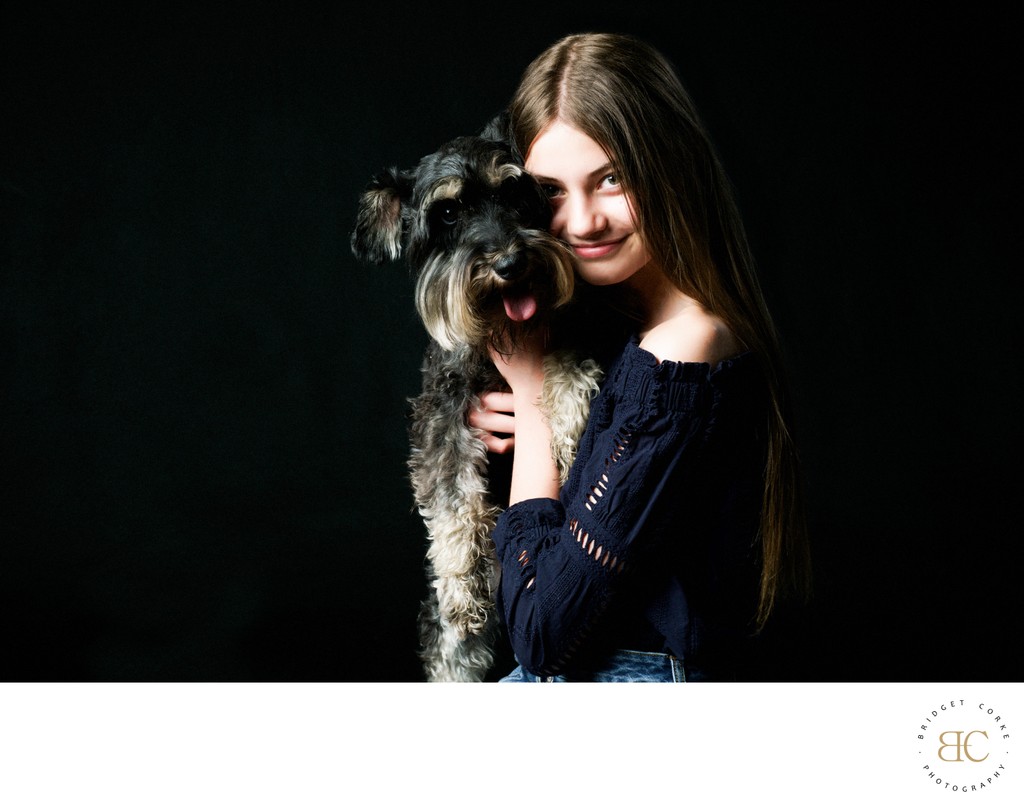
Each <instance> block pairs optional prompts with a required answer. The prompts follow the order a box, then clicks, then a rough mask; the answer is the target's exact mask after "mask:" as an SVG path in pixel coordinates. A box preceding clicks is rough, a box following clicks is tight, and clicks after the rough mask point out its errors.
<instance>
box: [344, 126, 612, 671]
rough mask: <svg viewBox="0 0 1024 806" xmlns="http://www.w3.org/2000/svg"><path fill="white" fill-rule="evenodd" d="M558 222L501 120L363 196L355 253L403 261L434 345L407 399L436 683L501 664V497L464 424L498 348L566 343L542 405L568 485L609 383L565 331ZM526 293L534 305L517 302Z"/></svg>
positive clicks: (379, 180) (424, 614) (425, 634)
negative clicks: (527, 336) (536, 334)
mask: <svg viewBox="0 0 1024 806" xmlns="http://www.w3.org/2000/svg"><path fill="white" fill-rule="evenodd" d="M550 216H551V209H550V203H549V200H548V198H547V196H546V195H545V194H544V191H543V190H542V189H541V187H540V186H539V185H538V183H537V182H536V180H534V179H533V177H531V176H530V175H529V174H528V173H526V172H525V170H524V169H523V164H522V160H521V158H520V157H519V156H518V155H517V154H516V153H515V151H514V150H513V149H512V148H511V146H510V145H509V141H508V138H507V137H506V135H505V119H504V117H503V116H502V115H499V116H497V117H496V118H495V119H494V120H492V121H491V123H490V124H488V126H487V127H486V128H485V129H484V130H483V131H482V132H481V133H480V135H478V136H467V137H460V138H457V139H454V140H452V141H450V142H448V143H446V144H445V145H443V146H442V147H441V148H440V149H439V150H438V151H436V152H434V153H432V154H429V155H427V156H425V157H423V159H422V160H421V161H420V162H419V164H418V165H417V167H416V168H414V169H411V170H397V169H392V170H389V171H384V172H382V173H381V174H378V175H377V176H376V177H374V179H373V180H372V181H371V182H370V184H369V185H368V186H367V187H366V189H365V190H364V192H363V194H362V196H361V198H360V202H359V210H358V214H357V218H356V227H355V230H354V232H353V233H352V251H353V253H354V254H355V255H356V257H358V258H359V259H360V260H364V261H369V262H373V263H378V264H379V263H383V262H385V261H394V260H397V259H399V257H401V256H404V257H405V259H406V260H407V262H408V263H409V265H410V267H411V268H412V270H413V271H414V272H415V276H416V289H415V297H416V308H417V312H418V313H419V315H420V318H421V320H422V322H423V325H424V327H425V328H426V330H427V333H428V334H429V336H430V341H429V344H428V347H427V350H426V354H425V356H424V361H423V388H422V392H421V394H420V395H419V396H418V397H416V398H415V399H414V400H412V401H411V403H412V411H411V420H412V421H411V427H410V438H411V443H412V445H411V454H410V458H409V462H408V466H409V470H410V474H411V480H412V487H413V492H414V497H415V501H416V505H417V507H418V510H419V513H420V515H421V516H422V517H423V520H424V522H425V524H426V527H427V533H428V548H427V570H428V576H429V580H428V581H429V582H430V586H429V596H428V598H427V600H426V601H424V602H423V605H422V608H421V611H420V614H419V631H420V641H421V646H420V658H421V660H422V661H423V664H424V670H425V673H426V677H427V679H428V680H429V681H479V680H483V679H484V678H485V676H486V674H487V673H488V671H489V670H490V668H491V666H492V664H493V663H494V656H495V641H496V638H497V636H498V634H499V633H498V615H497V612H496V601H495V597H496V591H497V583H498V579H499V573H500V569H499V566H498V563H497V560H496V557H495V551H494V543H493V541H492V539H491V532H492V530H493V529H494V525H495V522H496V519H497V517H498V515H499V514H500V512H501V506H500V504H499V501H500V496H496V495H495V494H494V492H493V490H491V489H490V488H489V484H488V465H489V460H488V454H487V451H486V449H485V447H484V444H483V442H482V441H481V440H480V439H479V438H478V437H479V432H477V431H475V430H474V429H472V428H471V427H470V426H469V425H468V424H467V420H466V416H467V412H468V411H469V410H470V407H472V406H475V405H477V403H478V395H479V394H480V393H481V392H483V391H486V390H493V389H501V388H506V389H507V386H504V383H503V380H502V378H501V376H500V375H499V374H498V372H497V371H496V369H495V367H494V364H493V361H492V360H491V358H490V355H489V352H488V351H489V348H490V347H492V346H493V347H495V348H497V349H498V350H510V349H512V348H513V347H514V346H515V344H516V342H517V340H518V339H519V338H521V337H522V336H523V334H524V332H525V331H526V330H527V329H528V328H537V327H543V328H545V331H546V333H547V334H548V338H549V339H550V340H551V341H550V343H551V345H552V347H557V349H553V351H552V354H551V355H549V356H548V358H547V360H546V363H545V385H544V393H543V396H542V401H541V405H542V408H543V410H544V412H545V415H546V417H547V418H548V422H549V423H550V425H551V429H552V434H553V439H552V453H553V455H554V458H555V461H556V464H557V466H558V468H559V472H560V473H561V476H562V479H563V481H564V479H565V477H566V475H567V473H568V470H569V466H570V465H571V464H572V460H573V458H574V456H575V452H576V444H577V441H578V439H579V436H580V434H581V433H582V430H583V427H584V425H585V423H586V420H587V416H588V414H589V409H590V401H591V398H592V397H593V395H594V394H595V393H596V391H597V388H598V384H599V382H600V378H601V369H600V366H599V365H598V363H597V362H596V361H594V360H592V359H589V358H587V359H581V358H579V357H578V356H577V354H576V353H575V352H574V351H573V350H572V349H570V348H568V347H565V346H564V343H567V342H568V340H569V339H568V338H567V337H571V336H572V334H573V331H574V330H575V328H574V327H573V326H572V325H568V324H566V321H567V320H568V319H569V318H570V317H569V315H568V312H570V311H572V310H574V308H575V306H574V305H572V304H570V303H572V302H573V299H574V288H575V287H576V284H575V274H574V266H575V263H574V257H573V255H572V253H571V251H570V250H569V249H568V247H567V246H566V245H565V244H563V243H562V242H561V241H559V240H558V239H557V238H555V237H553V236H552V235H551V234H550V233H549V232H548V230H547V227H548V225H549V223H550ZM530 298H532V299H533V301H534V302H535V305H532V304H528V305H527V306H526V307H525V308H524V307H523V306H522V305H521V304H519V307H517V302H516V300H518V301H520V303H521V301H522V300H524V299H530ZM506 300H511V302H510V303H509V304H508V306H507V305H506ZM531 311H533V313H532V314H531V315H527V316H525V321H513V316H514V318H515V319H516V320H522V319H523V318H524V312H525V313H527V314H529V313H530V312H531Z"/></svg>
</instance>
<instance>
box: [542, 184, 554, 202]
mask: <svg viewBox="0 0 1024 806" xmlns="http://www.w3.org/2000/svg"><path fill="white" fill-rule="evenodd" d="M540 189H541V190H542V191H543V192H544V195H545V196H547V197H548V198H549V199H553V198H555V196H557V195H558V193H559V190H558V188H557V187H556V186H555V185H541V186H540Z"/></svg>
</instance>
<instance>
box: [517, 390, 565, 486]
mask: <svg viewBox="0 0 1024 806" xmlns="http://www.w3.org/2000/svg"><path fill="white" fill-rule="evenodd" d="M515 412H516V414H515V429H516V434H515V454H514V456H513V460H512V486H511V491H510V495H509V504H510V505H511V504H515V503H518V502H519V501H525V500H527V499H530V498H556V499H557V498H558V493H559V491H560V485H559V480H558V468H557V467H556V465H555V460H554V459H553V458H552V455H551V428H550V426H549V425H548V423H547V420H546V419H545V418H544V414H543V413H542V411H541V408H540V392H539V389H533V388H531V389H530V390H529V391H523V392H516V393H515Z"/></svg>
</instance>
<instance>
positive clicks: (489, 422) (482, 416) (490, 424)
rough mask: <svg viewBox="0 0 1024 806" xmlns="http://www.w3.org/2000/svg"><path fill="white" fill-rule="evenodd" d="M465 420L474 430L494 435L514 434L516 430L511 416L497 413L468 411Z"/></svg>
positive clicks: (479, 410) (483, 410) (481, 410)
mask: <svg viewBox="0 0 1024 806" xmlns="http://www.w3.org/2000/svg"><path fill="white" fill-rule="evenodd" d="M466 420H467V421H468V422H469V424H470V425H471V426H473V427H474V428H479V429H480V430H482V431H491V432H493V433H496V434H514V433H515V430H516V418H515V417H513V416H512V415H511V414H502V413H501V412H498V411H489V410H487V409H470V411H469V414H468V415H467V416H466Z"/></svg>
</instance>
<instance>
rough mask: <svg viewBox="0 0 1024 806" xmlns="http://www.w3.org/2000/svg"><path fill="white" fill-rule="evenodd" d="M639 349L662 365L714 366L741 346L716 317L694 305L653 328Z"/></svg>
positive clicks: (641, 342)
mask: <svg viewBox="0 0 1024 806" xmlns="http://www.w3.org/2000/svg"><path fill="white" fill-rule="evenodd" d="M640 346H641V347H642V348H643V349H644V350H647V351H648V352H649V353H652V354H653V355H654V356H655V357H656V358H657V359H658V360H659V361H677V362H680V363H707V364H711V365H712V366H714V365H715V364H717V363H718V362H719V361H723V360H725V359H726V358H731V357H732V356H734V355H736V354H737V353H738V352H739V348H740V345H739V342H738V340H737V339H736V337H735V336H734V335H733V334H732V331H731V330H729V328H728V327H727V326H726V324H725V323H724V322H723V321H722V320H721V319H719V318H718V317H717V316H713V315H712V314H710V313H708V312H707V311H706V310H704V309H703V308H701V307H700V306H697V305H694V306H691V307H688V308H686V309H685V310H683V311H680V312H679V313H678V314H676V315H675V316H672V317H670V318H669V319H666V320H665V321H664V322H661V323H659V324H658V325H656V326H654V327H653V328H651V329H650V330H649V331H647V333H645V334H644V336H643V339H642V340H641V341H640Z"/></svg>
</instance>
